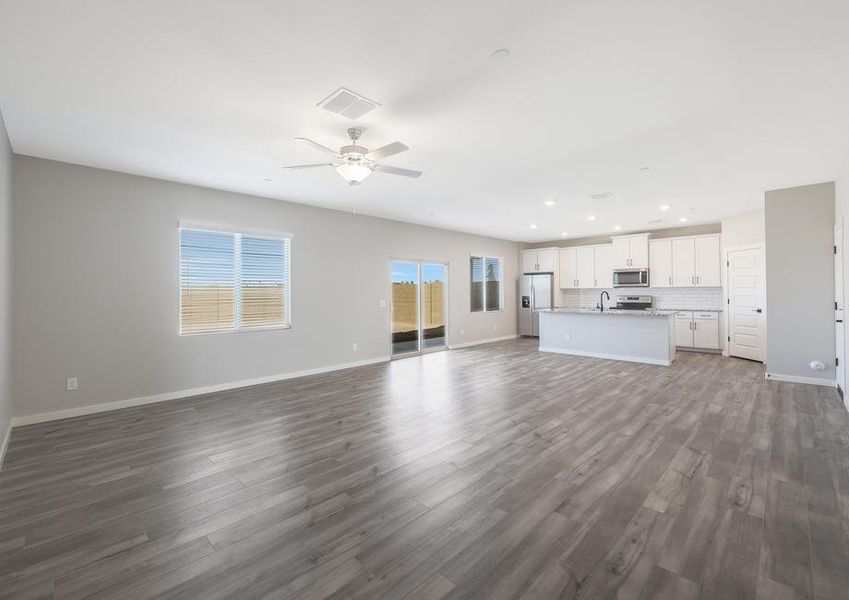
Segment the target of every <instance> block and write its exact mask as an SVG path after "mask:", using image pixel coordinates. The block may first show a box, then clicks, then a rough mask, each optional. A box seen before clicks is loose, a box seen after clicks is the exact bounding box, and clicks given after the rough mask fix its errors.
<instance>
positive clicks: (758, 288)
mask: <svg viewBox="0 0 849 600" xmlns="http://www.w3.org/2000/svg"><path fill="white" fill-rule="evenodd" d="M764 278H765V271H764V251H763V248H751V249H747V250H733V251H730V252H729V253H728V301H729V302H728V336H729V337H730V338H731V340H730V341H729V343H728V354H729V355H730V356H739V357H740V358H748V359H750V360H759V361H761V362H764V361H765V360H766V307H765V306H764V304H765V297H766V296H765V293H764Z"/></svg>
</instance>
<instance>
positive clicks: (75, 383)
mask: <svg viewBox="0 0 849 600" xmlns="http://www.w3.org/2000/svg"><path fill="white" fill-rule="evenodd" d="M79 385H80V382H79V380H78V379H77V378H76V377H68V391H69V392H73V391H74V390H76V389H77V388H79Z"/></svg>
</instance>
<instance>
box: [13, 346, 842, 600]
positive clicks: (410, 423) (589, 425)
mask: <svg viewBox="0 0 849 600" xmlns="http://www.w3.org/2000/svg"><path fill="white" fill-rule="evenodd" d="M847 431H849V414H847V412H846V410H845V408H844V407H843V406H842V403H841V399H840V398H839V397H838V395H837V392H836V391H835V390H833V389H829V388H825V387H814V386H806V385H796V384H789V383H777V382H768V381H765V380H764V378H763V367H762V365H760V364H758V363H752V362H748V361H744V360H738V359H729V358H723V357H721V356H716V355H707V354H695V353H679V354H678V357H677V360H676V361H675V363H674V364H673V366H671V367H657V366H649V365H641V364H632V363H622V362H613V361H608V360H600V359H592V358H581V357H568V356H562V355H554V354H543V353H539V352H537V350H536V344H535V342H534V341H531V340H521V339H520V340H515V341H509V342H503V343H497V344H490V345H485V346H478V347H473V348H467V349H461V350H451V351H446V352H441V353H436V354H428V355H425V356H419V357H412V358H406V359H403V360H397V361H393V362H389V363H383V364H377V365H372V366H366V367H360V368H356V369H349V370H345V371H337V372H332V373H328V374H323V375H316V376H310V377H304V378H299V379H291V380H287V381H282V382H278V383H272V384H266V385H261V386H255V387H252V388H245V389H239V390H232V391H227V392H219V393H214V394H208V395H205V396H199V397H195V398H190V399H186V400H179V401H171V402H164V403H160V404H153V405H147V406H141V407H137V408H131V409H125V410H120V411H114V412H108V413H99V414H95V415H90V416H85V417H77V418H73V419H67V420H63V421H54V422H49V423H43V424H39V425H31V426H26V427H19V428H15V429H14V430H13V433H12V439H11V442H10V445H9V448H8V451H7V455H6V459H5V463H4V465H3V470H2V472H0V597H3V598H18V599H19V598H42V597H44V598H51V597H55V598H122V599H127V598H153V597H156V598H172V597H178V596H179V597H187V598H204V599H210V598H233V597H238V598H263V597H269V598H290V597H291V598H295V597H297V598H329V597H334V598H348V599H351V598H363V599H366V598H368V599H371V598H393V599H395V598H429V599H434V598H464V599H465V598H486V599H496V598H528V599H537V600H538V599H545V598H608V597H614V596H615V597H617V598H652V599H658V598H711V599H715V598H734V599H739V600H744V599H746V598H770V599H771V600H781V599H784V598H796V597H810V598H846V597H847V593H849V592H847V590H849V569H847V568H846V565H847V564H849V544H848V543H847V541H848V540H849V535H847V534H849V436H847V433H846V432H847ZM617 594H618V595H617Z"/></svg>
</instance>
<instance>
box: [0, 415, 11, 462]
mask: <svg viewBox="0 0 849 600" xmlns="http://www.w3.org/2000/svg"><path fill="white" fill-rule="evenodd" d="M11 437H12V424H11V423H9V426H8V427H7V428H6V435H4V436H3V445H2V446H0V469H2V468H3V459H4V458H6V448H8V447H9V438H11Z"/></svg>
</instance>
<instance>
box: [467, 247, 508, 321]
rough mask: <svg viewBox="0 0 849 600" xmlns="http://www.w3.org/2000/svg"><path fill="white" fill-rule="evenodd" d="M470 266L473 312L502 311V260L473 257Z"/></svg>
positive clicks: (471, 307)
mask: <svg viewBox="0 0 849 600" xmlns="http://www.w3.org/2000/svg"><path fill="white" fill-rule="evenodd" d="M469 265H470V272H471V281H470V291H471V304H470V309H471V311H472V312H482V311H491V310H501V299H502V294H501V259H500V258H492V257H485V256H472V257H471V258H470V261H469Z"/></svg>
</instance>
